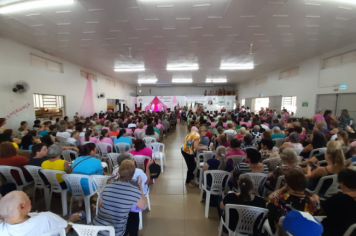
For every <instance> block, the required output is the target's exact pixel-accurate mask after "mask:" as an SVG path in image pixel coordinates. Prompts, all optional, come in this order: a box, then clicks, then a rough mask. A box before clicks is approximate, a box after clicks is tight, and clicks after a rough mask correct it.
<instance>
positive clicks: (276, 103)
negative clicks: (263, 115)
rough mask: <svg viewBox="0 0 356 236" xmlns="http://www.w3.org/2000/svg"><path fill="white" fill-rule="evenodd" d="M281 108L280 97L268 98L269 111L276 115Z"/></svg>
mask: <svg viewBox="0 0 356 236" xmlns="http://www.w3.org/2000/svg"><path fill="white" fill-rule="evenodd" d="M281 107H282V96H272V97H269V107H268V108H269V109H272V110H273V111H274V110H276V111H277V112H278V113H279V112H281Z"/></svg>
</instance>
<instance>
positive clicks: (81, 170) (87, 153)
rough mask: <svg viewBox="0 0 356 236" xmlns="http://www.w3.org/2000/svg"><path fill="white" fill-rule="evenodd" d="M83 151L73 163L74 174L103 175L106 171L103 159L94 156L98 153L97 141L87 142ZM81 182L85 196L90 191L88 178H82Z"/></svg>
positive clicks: (94, 187)
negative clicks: (102, 164)
mask: <svg viewBox="0 0 356 236" xmlns="http://www.w3.org/2000/svg"><path fill="white" fill-rule="evenodd" d="M81 153H82V156H80V157H78V158H77V159H75V161H74V162H73V163H72V166H71V168H72V174H80V175H102V174H103V173H104V170H103V167H102V166H101V161H100V160H99V159H97V158H96V157H94V155H95V153H96V145H95V143H87V144H85V145H84V146H82V149H81ZM80 183H81V185H82V188H83V191H84V194H85V196H88V195H89V193H90V191H89V186H88V180H87V179H81V180H80ZM69 189H70V188H69ZM95 189H96V186H93V190H94V191H95Z"/></svg>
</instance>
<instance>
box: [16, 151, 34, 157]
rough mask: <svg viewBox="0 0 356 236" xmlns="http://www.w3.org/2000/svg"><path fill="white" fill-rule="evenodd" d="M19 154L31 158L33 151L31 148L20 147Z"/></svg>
mask: <svg viewBox="0 0 356 236" xmlns="http://www.w3.org/2000/svg"><path fill="white" fill-rule="evenodd" d="M17 154H18V155H20V156H24V157H27V158H29V159H30V158H31V154H32V152H31V151H30V150H22V149H19V150H18V151H17Z"/></svg>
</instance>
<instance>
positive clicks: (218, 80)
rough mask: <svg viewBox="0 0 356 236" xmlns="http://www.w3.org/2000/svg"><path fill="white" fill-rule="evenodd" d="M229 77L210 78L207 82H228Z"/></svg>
mask: <svg viewBox="0 0 356 236" xmlns="http://www.w3.org/2000/svg"><path fill="white" fill-rule="evenodd" d="M226 82H227V79H226V78H220V79H217V78H210V79H206V80H205V83H226Z"/></svg>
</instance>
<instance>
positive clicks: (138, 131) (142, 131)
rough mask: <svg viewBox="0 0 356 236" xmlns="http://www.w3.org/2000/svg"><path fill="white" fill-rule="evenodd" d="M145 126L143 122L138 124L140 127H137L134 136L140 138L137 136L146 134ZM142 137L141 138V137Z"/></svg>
mask: <svg viewBox="0 0 356 236" xmlns="http://www.w3.org/2000/svg"><path fill="white" fill-rule="evenodd" d="M143 126H144V124H143V122H141V123H139V124H138V126H137V128H136V129H135V132H134V135H135V137H136V138H138V136H137V134H138V133H141V134H142V133H144V132H145V131H146V130H145V129H144V128H143ZM140 137H141V136H140Z"/></svg>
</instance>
